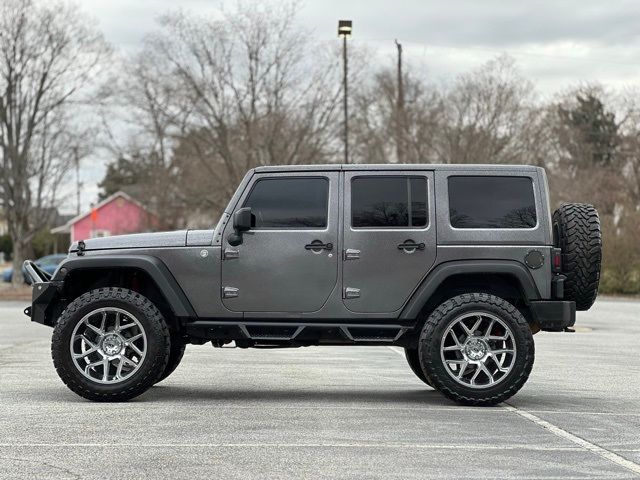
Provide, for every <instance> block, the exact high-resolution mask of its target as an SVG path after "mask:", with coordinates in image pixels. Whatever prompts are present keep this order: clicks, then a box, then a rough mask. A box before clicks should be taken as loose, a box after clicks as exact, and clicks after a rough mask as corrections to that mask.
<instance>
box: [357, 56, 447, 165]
mask: <svg viewBox="0 0 640 480" xmlns="http://www.w3.org/2000/svg"><path fill="white" fill-rule="evenodd" d="M398 88H399V85H398V80H397V73H396V72H394V71H392V69H390V68H387V69H383V70H380V71H378V72H377V73H375V74H374V75H373V78H372V79H371V80H369V81H367V80H366V79H365V80H364V81H363V82H360V88H358V90H356V92H355V93H354V95H353V112H354V113H353V122H352V124H353V127H352V132H353V137H354V145H353V149H352V151H353V157H354V159H355V161H356V162H359V163H388V162H399V161H402V162H403V163H433V162H434V161H437V158H436V152H435V139H436V138H437V136H438V134H439V132H440V130H441V124H440V122H441V121H442V108H443V104H442V100H441V97H440V93H439V92H438V91H437V90H436V89H435V88H434V87H433V86H431V85H427V84H425V82H423V81H421V80H420V79H418V78H415V77H414V76H413V75H412V74H411V67H410V65H408V66H405V72H404V73H403V74H402V88H403V92H402V99H403V101H402V102H399V101H398V95H399V94H398ZM398 143H402V145H398ZM399 152H401V153H400V155H399ZM400 157H402V158H400Z"/></svg>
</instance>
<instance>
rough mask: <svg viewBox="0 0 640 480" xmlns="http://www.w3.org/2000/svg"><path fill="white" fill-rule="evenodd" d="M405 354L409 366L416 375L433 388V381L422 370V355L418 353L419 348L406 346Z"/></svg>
mask: <svg viewBox="0 0 640 480" xmlns="http://www.w3.org/2000/svg"><path fill="white" fill-rule="evenodd" d="M404 356H405V358H406V359H407V363H408V364H409V368H411V371H412V372H413V373H415V374H416V377H418V378H419V379H420V380H422V381H423V382H424V383H426V384H427V385H429V386H430V387H431V388H433V384H432V383H431V380H429V379H428V378H427V376H426V375H425V374H424V372H423V371H422V366H421V365H420V355H419V353H418V349H417V348H405V349H404Z"/></svg>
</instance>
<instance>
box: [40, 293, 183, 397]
mask: <svg viewBox="0 0 640 480" xmlns="http://www.w3.org/2000/svg"><path fill="white" fill-rule="evenodd" d="M103 307H116V308H119V309H122V310H125V311H127V312H130V313H131V314H132V315H134V316H135V317H136V318H137V319H138V321H139V322H140V323H141V324H142V326H143V327H144V330H145V332H146V335H147V352H146V356H145V358H144V360H143V363H142V365H141V366H140V367H139V369H138V371H137V372H135V373H134V374H133V375H131V377H130V378H128V379H126V380H125V381H123V382H120V383H116V384H101V383H97V382H93V381H91V380H89V379H88V378H86V377H85V376H84V375H82V374H81V373H80V371H79V370H78V369H77V368H76V366H75V365H74V363H73V359H72V358H71V352H70V341H71V335H72V334H73V331H74V328H75V326H76V325H77V324H78V322H80V321H81V320H82V318H83V317H84V316H85V315H86V314H88V313H90V312H91V311H93V310H95V309H98V308H103ZM170 349H171V338H170V335H169V329H168V327H167V324H166V322H165V320H164V317H163V316H162V314H161V313H160V311H159V310H158V309H157V308H156V306H155V305H154V304H153V303H152V302H151V301H150V300H149V299H147V298H146V297H143V296H142V295H140V294H139V293H136V292H133V291H131V290H127V289H124V288H99V289H96V290H91V291H90V292H87V293H85V294H83V295H81V296H80V297H78V298H76V299H75V300H74V301H73V302H71V304H69V306H68V307H67V308H66V309H65V311H64V312H62V315H61V316H60V319H59V321H58V323H57V324H56V326H55V328H54V330H53V338H52V342H51V356H52V357H53V364H54V366H55V368H56V371H57V372H58V375H59V376H60V378H61V379H62V381H63V382H64V383H65V385H67V387H69V389H71V390H72V391H73V392H75V393H76V394H78V395H80V396H81V397H84V398H86V399H88V400H93V401H99V402H121V401H126V400H130V399H132V398H134V397H137V396H138V395H141V394H142V393H144V392H145V391H146V390H148V389H149V388H150V387H152V386H153V384H154V383H156V382H157V381H158V378H160V376H161V375H162V374H163V373H164V371H165V370H166V367H167V363H168V361H169V353H170Z"/></svg>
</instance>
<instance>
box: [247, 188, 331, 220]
mask: <svg viewBox="0 0 640 480" xmlns="http://www.w3.org/2000/svg"><path fill="white" fill-rule="evenodd" d="M328 199H329V181H328V180H327V179H326V178H265V179H262V180H258V181H257V182H256V183H255V185H254V186H253V189H252V190H251V193H250V194H249V196H248V197H247V200H246V201H245V202H244V206H245V207H251V212H252V213H253V214H254V215H255V216H256V228H324V227H326V226H327V208H328Z"/></svg>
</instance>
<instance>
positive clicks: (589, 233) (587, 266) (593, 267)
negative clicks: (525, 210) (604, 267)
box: [553, 203, 602, 310]
mask: <svg viewBox="0 0 640 480" xmlns="http://www.w3.org/2000/svg"><path fill="white" fill-rule="evenodd" d="M553 241H554V243H555V245H556V247H558V248H560V249H561V250H562V273H563V274H564V275H565V276H566V277H567V278H566V280H565V282H564V298H565V299H566V300H573V301H574V302H576V309H577V310H589V308H591V305H593V302H595V300H596V296H597V295H598V284H599V283H600V264H601V263H602V234H601V232H600V218H599V217H598V211H597V210H596V209H595V208H594V206H593V205H589V204H587V203H565V204H563V205H561V206H560V208H558V209H557V210H556V211H555V212H553Z"/></svg>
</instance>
